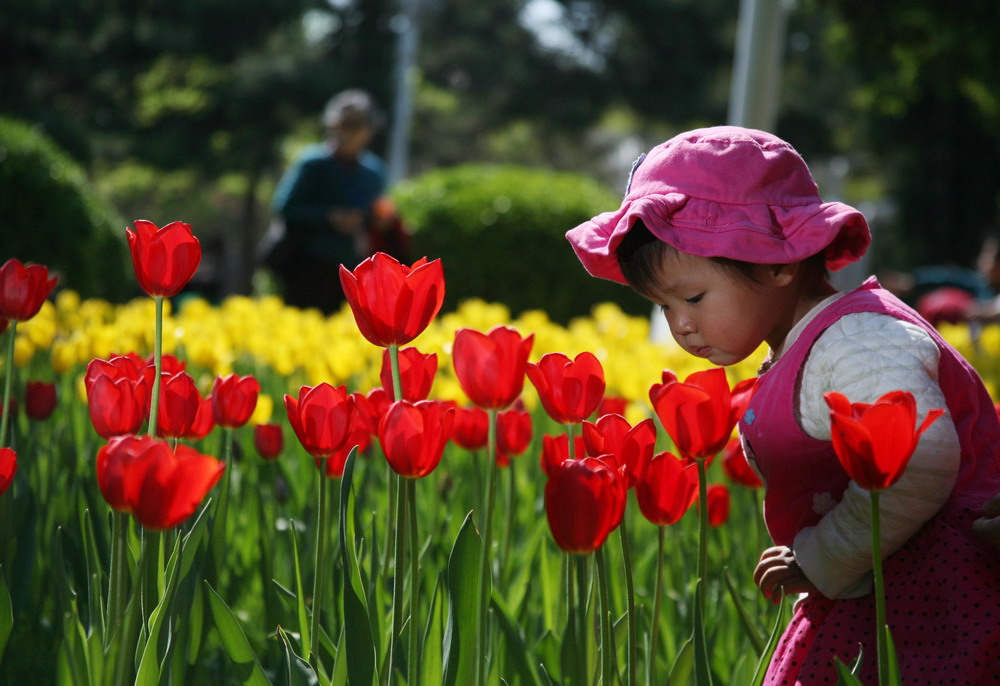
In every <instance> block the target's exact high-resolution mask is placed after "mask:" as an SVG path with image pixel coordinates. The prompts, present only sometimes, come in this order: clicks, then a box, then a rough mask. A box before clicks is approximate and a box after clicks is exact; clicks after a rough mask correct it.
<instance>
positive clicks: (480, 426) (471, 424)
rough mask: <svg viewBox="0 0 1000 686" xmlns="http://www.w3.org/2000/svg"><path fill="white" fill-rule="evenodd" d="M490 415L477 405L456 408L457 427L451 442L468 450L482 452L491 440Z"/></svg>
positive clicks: (453, 429) (452, 433) (453, 431)
mask: <svg viewBox="0 0 1000 686" xmlns="http://www.w3.org/2000/svg"><path fill="white" fill-rule="evenodd" d="M488 434H489V415H487V414H486V410H484V409H482V408H481V407H477V406H475V405H473V406H471V407H458V408H455V425H454V427H453V428H452V431H451V440H452V441H454V442H455V443H457V444H458V445H460V446H462V447H463V448H465V449H466V450H480V449H482V448H484V447H486V441H487V440H488V439H489V437H488Z"/></svg>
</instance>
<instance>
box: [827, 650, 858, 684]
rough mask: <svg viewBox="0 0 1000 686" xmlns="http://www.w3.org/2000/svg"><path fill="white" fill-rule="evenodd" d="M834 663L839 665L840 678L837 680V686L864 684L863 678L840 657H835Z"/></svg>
mask: <svg viewBox="0 0 1000 686" xmlns="http://www.w3.org/2000/svg"><path fill="white" fill-rule="evenodd" d="M833 661H834V665H835V666H836V667H837V674H838V675H839V676H840V679H838V680H837V686H863V684H862V683H861V680H860V679H859V678H858V677H856V676H854V673H853V672H852V670H851V668H850V667H848V666H847V665H845V664H844V663H843V662H841V661H840V658H839V657H835V658H833Z"/></svg>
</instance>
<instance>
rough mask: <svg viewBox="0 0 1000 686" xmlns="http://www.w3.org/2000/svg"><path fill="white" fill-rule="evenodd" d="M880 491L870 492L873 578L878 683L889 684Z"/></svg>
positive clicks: (887, 628)
mask: <svg viewBox="0 0 1000 686" xmlns="http://www.w3.org/2000/svg"><path fill="white" fill-rule="evenodd" d="M878 494H879V492H878V491H870V492H869V495H870V496H871V503H872V576H873V577H874V579H875V627H876V633H875V636H876V644H877V646H878V682H879V683H880V684H888V683H890V682H889V646H888V645H887V643H888V642H887V641H886V638H887V633H888V631H889V627H888V626H887V625H886V615H885V580H884V577H883V574H882V545H881V534H880V528H881V526H880V523H879V520H880V519H881V517H880V514H879V500H878Z"/></svg>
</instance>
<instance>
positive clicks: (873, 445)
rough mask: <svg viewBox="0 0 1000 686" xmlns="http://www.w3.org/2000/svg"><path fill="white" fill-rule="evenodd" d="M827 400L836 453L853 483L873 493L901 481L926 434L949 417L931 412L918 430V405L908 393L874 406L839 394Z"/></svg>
mask: <svg viewBox="0 0 1000 686" xmlns="http://www.w3.org/2000/svg"><path fill="white" fill-rule="evenodd" d="M823 398H824V399H825V400H826V403H827V405H829V406H830V433H831V440H832V441H833V449H834V452H836V454H837V458H838V459H839V460H840V464H841V465H842V466H843V467H844V471H846V472H847V475H848V476H850V477H851V480H853V481H854V482H855V483H857V484H858V485H859V486H861V488H864V489H865V490H868V491H882V490H884V489H886V488H889V487H890V486H892V485H893V484H894V483H896V481H898V480H899V477H901V476H902V475H903V471H904V470H905V469H906V465H907V464H909V462H910V458H911V457H912V456H913V451H914V450H915V449H916V447H917V442H918V441H919V440H920V435H921V434H922V433H923V432H924V431H926V430H927V427H929V426H930V425H931V423H933V422H934V420H936V419H937V418H938V417H940V416H941V415H943V414H944V410H940V409H934V410H930V411H928V413H927V416H926V417H924V421H923V422H922V423H921V424H920V426H919V427H918V426H917V403H916V401H915V400H914V399H913V396H912V395H911V394H910V393H907V392H906V391H890V392H889V393H886V394H885V395H883V396H882V397H881V398H879V399H878V400H876V401H875V403H874V404H868V403H852V402H851V401H850V400H848V399H847V398H846V397H845V396H844V395H842V394H841V393H836V392H834V393H827V394H826V395H824V396H823Z"/></svg>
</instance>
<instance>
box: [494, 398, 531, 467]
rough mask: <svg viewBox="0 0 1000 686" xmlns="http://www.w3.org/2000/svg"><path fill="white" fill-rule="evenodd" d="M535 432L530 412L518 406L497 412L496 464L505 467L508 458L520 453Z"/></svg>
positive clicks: (508, 460)
mask: <svg viewBox="0 0 1000 686" xmlns="http://www.w3.org/2000/svg"><path fill="white" fill-rule="evenodd" d="M534 435H535V432H534V430H533V428H532V426H531V414H530V413H529V412H527V411H526V410H524V409H523V408H519V407H512V408H511V409H509V410H504V411H503V412H498V413H497V464H498V465H500V466H501V467H506V466H507V465H508V464H510V458H512V457H515V456H516V455H520V454H521V453H523V452H524V451H525V450H527V449H528V446H529V445H531V439H532V438H533V437H534Z"/></svg>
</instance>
